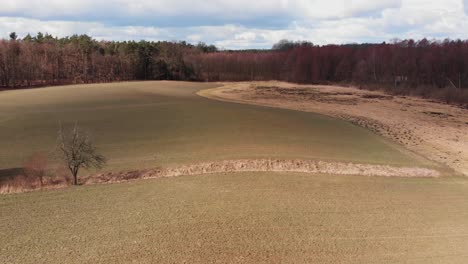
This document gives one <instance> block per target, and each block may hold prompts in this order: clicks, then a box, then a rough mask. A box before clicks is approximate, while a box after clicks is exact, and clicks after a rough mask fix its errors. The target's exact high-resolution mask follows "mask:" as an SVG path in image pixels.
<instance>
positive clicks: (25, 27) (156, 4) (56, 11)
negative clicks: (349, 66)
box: [0, 0, 468, 49]
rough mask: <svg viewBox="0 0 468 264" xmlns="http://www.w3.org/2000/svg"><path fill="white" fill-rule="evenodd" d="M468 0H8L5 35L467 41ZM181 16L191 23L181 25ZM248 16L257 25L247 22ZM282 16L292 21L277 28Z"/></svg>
mask: <svg viewBox="0 0 468 264" xmlns="http://www.w3.org/2000/svg"><path fill="white" fill-rule="evenodd" d="M467 1H468V0H445V1H442V0H440V1H439V0H432V1H431V0H381V1H375V0H349V1H346V0H328V1H326V2H324V1H320V0H268V1H267V0H256V1H250V0H249V1H247V0H238V1H231V0H217V1H215V0H206V1H203V2H197V3H194V2H193V1H189V0H172V1H162V0H154V1H149V0H146V1H144V0H134V1H130V0H110V1H95V0H93V1H91V0H80V1H77V0H68V1H64V0H62V1H59V0H49V1H47V2H46V3H44V2H43V1H39V0H30V1H26V0H2V4H1V5H0V33H1V36H3V37H6V36H7V35H8V32H11V31H16V32H18V33H19V35H20V36H24V35H25V34H26V33H32V34H34V33H36V32H38V31H41V32H48V33H50V34H53V35H57V36H66V35H71V34H75V33H78V34H89V35H91V36H93V37H95V38H97V39H109V40H110V39H114V40H126V39H133V40H140V39H146V40H187V41H190V42H193V43H196V42H199V41H203V42H206V43H209V44H211V43H213V44H216V45H218V46H220V47H223V48H234V49H237V48H268V47H271V45H272V44H274V43H276V42H277V41H279V40H281V39H285V38H286V39H291V40H309V41H312V42H313V43H316V44H326V43H337V44H339V43H350V42H381V41H388V40H390V39H393V38H415V39H418V38H423V37H427V38H443V37H450V38H466V32H464V29H466V28H467V26H468V17H467V14H466V12H465V9H466V8H467V3H466V2H467ZM247 7H248V8H247ZM92 14H95V15H94V16H93V15H92ZM146 16H147V17H148V18H146V19H142V20H141V18H142V17H143V18H144V17H146ZM159 16H169V17H170V18H169V19H168V20H169V22H174V25H171V23H169V24H165V25H163V26H158V23H155V22H152V21H153V20H154V19H153V18H157V17H159ZM113 17H114V18H113ZM213 17H217V20H216V22H213V21H211V20H210V19H211V18H213ZM228 18H230V19H228ZM113 19H114V20H113ZM233 19H234V22H232V20H233ZM115 20H117V21H118V22H119V23H115ZM179 20H186V23H185V24H184V25H182V26H181V25H178V24H177V21H179ZM248 20H251V21H256V22H255V23H251V24H249V23H245V21H248ZM257 20H258V21H257ZM277 20H278V21H283V20H284V21H286V23H284V25H283V26H281V27H280V26H277V27H271V26H269V25H271V23H274V22H275V21H277Z"/></svg>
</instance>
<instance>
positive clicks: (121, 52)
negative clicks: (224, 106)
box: [0, 33, 468, 103]
mask: <svg viewBox="0 0 468 264" xmlns="http://www.w3.org/2000/svg"><path fill="white" fill-rule="evenodd" d="M161 79H164V80H199V81H249V80H283V81H289V82H297V83H314V84H315V83H352V84H356V85H361V86H363V87H364V88H368V87H379V88H384V89H387V90H388V91H391V92H393V93H401V94H417V95H422V96H427V97H437V98H439V99H444V100H446V101H448V102H456V103H467V101H468V96H467V90H468V89H467V88H468V41H462V40H445V41H428V40H426V39H423V40H420V41H413V40H402V41H394V42H392V43H381V44H346V45H325V46H317V45H313V44H312V43H309V42H290V41H281V42H279V43H277V44H275V45H274V46H273V48H272V49H271V50H248V51H218V50H217V49H216V47H215V46H213V45H211V46H208V45H206V44H204V43H200V44H198V45H191V44H188V43H186V42H148V41H139V42H135V41H97V40H94V39H92V38H91V37H89V36H86V35H80V36H78V35H74V36H71V37H66V38H55V37H53V36H51V35H48V34H42V33H38V34H37V35H36V36H34V37H32V36H30V35H28V36H26V37H25V38H23V39H18V37H17V35H16V34H14V33H12V34H10V39H9V40H1V41H0V86H1V87H4V88H15V87H29V86H41V85H54V84H68V83H89V82H111V81H123V80H161ZM441 96H442V97H443V98H440V97H441Z"/></svg>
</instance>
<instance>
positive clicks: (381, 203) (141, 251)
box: [0, 173, 468, 264]
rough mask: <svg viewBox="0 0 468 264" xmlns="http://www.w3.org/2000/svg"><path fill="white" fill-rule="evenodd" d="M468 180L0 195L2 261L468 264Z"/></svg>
mask: <svg viewBox="0 0 468 264" xmlns="http://www.w3.org/2000/svg"><path fill="white" fill-rule="evenodd" d="M467 208H468V181H467V180H466V179H461V178H460V179H456V178H438V179H416V178H404V179H402V178H381V177H364V176H333V175H304V174H300V173H295V174H293V173H235V174H214V175H198V176H186V177H178V178H166V179H158V180H143V181H135V182H131V183H125V184H111V185H94V186H83V187H78V188H69V189H63V190H56V191H45V192H34V193H25V194H13V195H3V196H0V210H1V214H0V232H1V234H2V236H1V238H2V239H1V241H0V256H1V257H0V262H1V263H9V264H11V263H131V262H132V263H424V264H428V263H460V264H463V263H467V262H468V253H467V248H468V221H467V219H468V210H467Z"/></svg>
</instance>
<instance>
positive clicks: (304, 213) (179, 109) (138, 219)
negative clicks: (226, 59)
mask: <svg viewBox="0 0 468 264" xmlns="http://www.w3.org/2000/svg"><path fill="white" fill-rule="evenodd" d="M216 85H217V84H206V83H205V84H203V83H184V82H129V83H116V84H96V85H77V86H64V87H51V88H42V89H30V90H19V91H6V92H0V175H1V173H2V171H3V174H5V172H12V171H17V170H15V168H19V167H21V165H22V163H23V161H24V159H25V158H26V157H27V156H29V155H30V154H31V153H33V152H34V151H37V150H46V151H49V152H50V153H51V156H53V155H52V153H53V149H54V145H55V141H56V132H57V130H58V128H59V124H60V123H62V124H63V125H64V126H71V125H73V124H74V123H75V122H78V123H79V125H80V126H81V127H84V128H86V129H88V130H90V131H91V132H92V133H93V135H94V138H95V141H96V143H97V145H98V147H99V149H100V150H101V152H102V153H103V154H104V155H105V156H106V157H107V158H108V159H109V163H108V166H107V167H106V168H105V169H104V170H109V171H114V170H135V169H142V168H152V167H157V166H178V165H182V164H192V163H196V162H202V161H218V160H231V159H249V158H283V159H293V158H300V159H315V160H324V161H344V162H357V163H366V164H367V163H370V164H388V165H395V166H421V167H432V168H439V167H438V165H436V164H432V163H430V162H428V161H427V160H424V159H423V158H421V157H418V156H416V155H415V154H412V153H410V152H408V151H405V150H404V149H403V148H402V147H400V146H398V145H395V144H393V143H391V142H389V141H387V140H385V139H383V138H381V137H379V136H377V135H375V134H373V133H371V132H370V131H368V130H365V129H363V128H360V127H357V126H354V125H352V124H350V123H348V122H345V121H341V120H337V119H333V118H330V117H326V116H322V115H317V114H312V113H305V112H298V111H290V110H282V109H275V108H268V107H257V106H251V105H242V104H236V103H228V102H220V101H214V100H210V99H206V98H202V97H199V96H197V95H196V92H197V91H199V90H201V89H207V88H213V87H216ZM85 173H87V174H92V173H96V172H95V171H88V172H85ZM0 234H1V239H0V263H129V262H134V263H468V180H467V179H465V178H462V177H455V176H449V175H444V177H440V178H390V177H388V178H386V177H364V176H357V175H356V176H337V175H326V174H315V175H308V174H304V173H270V172H263V173H260V172H256V173H254V172H249V173H227V174H222V173H221V174H211V175H198V176H182V177H173V178H162V179H154V180H137V181H132V182H128V183H121V184H108V185H86V186H79V187H70V188H65V189H61V190H54V191H37V192H31V193H22V194H10V195H1V196H0Z"/></svg>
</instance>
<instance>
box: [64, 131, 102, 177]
mask: <svg viewBox="0 0 468 264" xmlns="http://www.w3.org/2000/svg"><path fill="white" fill-rule="evenodd" d="M58 148H59V150H60V155H61V158H62V159H63V160H64V162H65V164H66V166H67V167H68V169H69V170H70V172H71V174H72V175H73V184H74V185H78V171H79V170H80V169H81V168H92V167H94V168H102V167H103V166H104V164H105V163H106V158H105V157H104V156H103V155H101V154H99V153H97V150H96V147H95V146H94V143H93V141H92V140H91V135H90V134H89V133H88V132H85V131H83V130H82V129H80V128H79V127H78V125H77V124H75V127H74V128H73V129H71V130H69V131H66V130H64V129H63V127H62V126H60V130H59V131H58Z"/></svg>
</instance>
